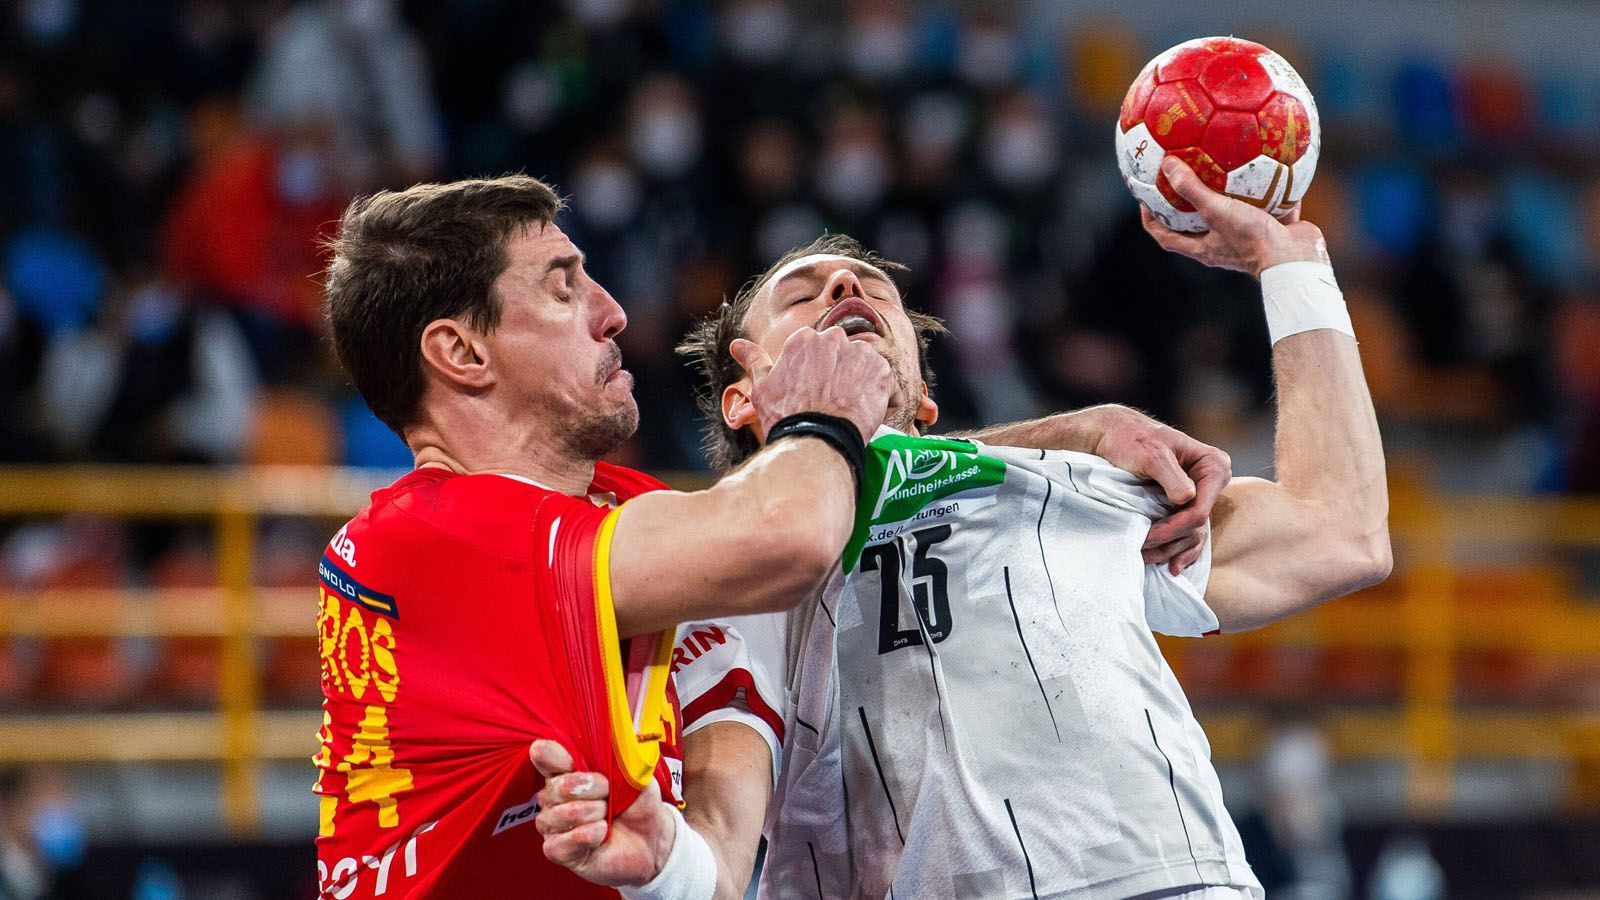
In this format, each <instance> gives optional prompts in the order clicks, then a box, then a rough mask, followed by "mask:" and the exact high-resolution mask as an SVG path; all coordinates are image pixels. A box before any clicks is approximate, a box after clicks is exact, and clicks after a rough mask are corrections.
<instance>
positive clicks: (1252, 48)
mask: <svg viewBox="0 0 1600 900" xmlns="http://www.w3.org/2000/svg"><path fill="white" fill-rule="evenodd" d="M1204 46H1205V47H1206V49H1208V50H1212V51H1214V52H1217V53H1247V54H1249V55H1251V56H1260V55H1261V54H1263V53H1271V52H1272V51H1271V50H1268V49H1267V48H1266V47H1264V46H1262V45H1261V44H1258V43H1256V42H1255V41H1247V40H1245V39H1244V38H1236V37H1214V38H1209V39H1208V40H1206V42H1205V45H1204Z"/></svg>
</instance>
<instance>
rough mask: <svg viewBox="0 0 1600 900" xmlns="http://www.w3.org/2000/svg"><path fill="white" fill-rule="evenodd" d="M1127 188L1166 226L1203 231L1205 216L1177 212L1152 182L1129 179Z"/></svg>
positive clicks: (1177, 229)
mask: <svg viewBox="0 0 1600 900" xmlns="http://www.w3.org/2000/svg"><path fill="white" fill-rule="evenodd" d="M1128 190H1130V191H1133V196H1134V197H1137V198H1138V200H1139V202H1140V203H1143V204H1144V205H1145V207H1146V208H1148V209H1149V210H1150V211H1151V212H1152V213H1155V216H1156V218H1158V219H1160V220H1161V221H1162V222H1163V223H1164V224H1165V225H1166V226H1167V227H1168V228H1171V229H1172V230H1174V231H1191V232H1192V231H1205V230H1206V220H1205V217H1204V216H1202V215H1200V214H1199V213H1186V212H1179V211H1177V210H1176V209H1173V208H1172V204H1171V203H1168V202H1167V198H1166V197H1163V196H1161V191H1160V190H1159V189H1158V188H1156V186H1155V185H1153V184H1146V183H1144V182H1142V181H1129V182H1128Z"/></svg>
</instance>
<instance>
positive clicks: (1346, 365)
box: [530, 159, 1392, 900]
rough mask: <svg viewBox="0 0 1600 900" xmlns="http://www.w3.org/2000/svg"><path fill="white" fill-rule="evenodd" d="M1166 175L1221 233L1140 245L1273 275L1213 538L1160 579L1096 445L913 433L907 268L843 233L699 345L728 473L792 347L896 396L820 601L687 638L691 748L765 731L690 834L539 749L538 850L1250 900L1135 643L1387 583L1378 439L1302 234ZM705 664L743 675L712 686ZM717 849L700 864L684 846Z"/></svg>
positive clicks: (702, 772) (1240, 865) (887, 891)
mask: <svg viewBox="0 0 1600 900" xmlns="http://www.w3.org/2000/svg"><path fill="white" fill-rule="evenodd" d="M1163 174H1164V175H1165V176H1166V177H1167V179H1168V180H1169V181H1170V183H1171V184H1172V187H1173V189H1174V190H1175V191H1177V192H1178V193H1179V194H1180V195H1181V196H1183V197H1184V198H1185V199H1186V200H1188V201H1189V202H1190V203H1192V204H1194V206H1195V207H1196V208H1197V209H1198V210H1199V211H1200V212H1201V213H1202V214H1203V215H1204V216H1205V217H1206V219H1207V221H1208V222H1209V223H1210V225H1211V230H1210V231H1209V232H1207V233H1206V234H1204V235H1184V234H1179V233H1177V232H1173V231H1171V230H1170V229H1167V228H1165V227H1164V226H1162V225H1161V224H1160V223H1159V222H1158V221H1157V220H1156V219H1154V217H1153V216H1151V214H1150V213H1149V212H1148V210H1147V211H1145V213H1144V225H1145V228H1146V230H1147V231H1148V232H1149V233H1150V234H1151V236H1152V237H1154V238H1155V240H1156V241H1157V243H1159V244H1160V245H1161V246H1162V247H1164V248H1166V249H1167V250H1169V251H1172V252H1177V253H1181V254H1183V255H1186V256H1189V257H1192V258H1194V259H1197V260H1199V261H1201V262H1204V263H1206V264H1208V265H1212V266H1218V267H1224V268H1230V269H1235V270H1239V271H1244V272H1247V273H1250V274H1253V275H1256V276H1258V277H1259V278H1260V280H1261V284H1262V299H1263V305H1264V308H1265V312H1266V319H1267V324H1268V330H1269V332H1270V334H1271V337H1272V339H1273V342H1274V350H1273V363H1274V369H1275V374H1276V376H1277V385H1278V395H1279V399H1278V407H1279V408H1278V419H1277V433H1276V442H1277V447H1276V450H1277V476H1278V479H1279V480H1278V481H1277V482H1272V481H1266V480H1263V479H1259V478H1249V479H1237V480H1233V481H1231V483H1229V484H1228V485H1227V486H1226V487H1222V486H1221V485H1220V484H1219V483H1217V482H1212V483H1211V485H1210V487H1211V488H1212V489H1213V490H1220V496H1219V497H1218V499H1217V503H1216V516H1215V519H1214V523H1213V526H1214V534H1212V535H1210V536H1207V535H1205V534H1196V535H1194V536H1192V538H1191V539H1189V540H1187V541H1186V543H1185V549H1184V550H1183V551H1182V552H1180V553H1179V554H1178V556H1177V557H1176V558H1174V559H1172V560H1171V561H1170V562H1169V563H1167V564H1155V565H1152V564H1150V562H1151V560H1150V554H1149V552H1148V547H1146V548H1145V550H1144V552H1143V554H1142V558H1141V542H1143V543H1144V544H1146V545H1147V544H1148V543H1149V542H1150V541H1151V540H1153V539H1154V538H1152V537H1151V535H1152V533H1153V532H1154V531H1157V530H1164V528H1165V527H1166V526H1163V525H1161V524H1160V523H1158V524H1157V525H1155V526H1154V527H1153V526H1152V524H1151V523H1152V519H1155V518H1157V517H1159V516H1162V515H1165V514H1167V513H1169V512H1170V510H1171V506H1170V504H1169V501H1168V499H1167V498H1164V497H1162V496H1161V494H1160V492H1159V491H1158V490H1156V489H1154V488H1153V487H1152V486H1150V485H1148V484H1147V483H1142V482H1141V481H1140V480H1139V479H1137V478H1135V477H1133V476H1132V475H1130V474H1129V473H1127V472H1124V471H1121V470H1119V469H1117V468H1116V467H1115V466H1113V465H1111V464H1110V463H1109V462H1108V460H1107V459H1105V458H1101V457H1097V456H1094V455H1090V454H1084V453H1071V452H1064V453H1063V452H1057V453H1051V452H1048V451H1039V450H1023V449H1019V448H1015V447H1006V446H1003V445H1002V442H1003V441H1004V440H1005V438H1004V437H1002V438H1000V439H999V440H992V439H991V440H979V441H971V440H949V439H938V438H929V437H924V436H923V434H924V433H925V432H926V431H927V430H928V429H929V428H930V427H931V426H932V425H934V423H935V422H936V420H937V417H938V407H937V406H936V405H935V404H934V402H933V400H932V398H931V397H930V395H929V393H928V389H927V381H926V379H925V378H922V377H919V370H920V360H921V359H925V356H926V354H925V347H924V346H923V344H924V339H925V338H926V336H927V335H928V334H929V332H930V331H931V330H932V325H931V323H929V322H927V321H926V319H925V317H923V316H921V315H920V314H915V313H912V312H911V311H909V310H907V309H906V308H905V306H904V305H903V304H902V302H901V298H900V295H899V292H898V290H897V288H896V287H895V284H894V281H893V279H892V278H891V277H890V275H889V272H890V271H892V270H893V268H894V267H893V265H892V264H889V263H886V262H885V261H884V260H882V259H880V258H877V257H876V256H874V255H872V254H869V253H866V252H864V251H863V250H862V248H861V247H860V246H859V245H857V244H855V243H854V242H852V241H848V240H844V239H840V238H824V239H822V240H820V241H818V242H817V243H815V244H813V245H811V246H809V247H806V248H803V249H801V250H798V251H796V252H794V253H792V254H790V255H789V256H788V257H786V258H784V259H782V260H780V261H779V262H778V263H776V264H774V265H773V267H772V268H770V269H769V270H768V271H767V272H765V273H764V274H763V275H762V276H760V277H759V278H758V279H756V280H755V281H754V282H753V284H752V285H751V287H750V288H749V289H748V290H747V291H745V292H743V293H742V294H741V295H740V297H739V298H737V299H736V301H735V302H734V303H733V304H731V305H729V306H728V307H725V308H724V309H723V310H722V311H721V312H720V313H719V314H718V315H717V316H715V317H713V319H712V320H710V321H708V322H707V323H705V324H704V326H703V327H701V328H700V329H698V330H697V331H696V332H694V333H693V334H692V335H691V337H690V338H689V339H688V340H687V341H686V343H685V346H686V349H687V350H689V351H690V352H691V353H692V354H693V355H694V357H695V358H696V359H697V361H698V362H699V363H700V364H701V368H702V372H703V374H704V375H705V376H706V378H707V380H708V381H709V386H708V387H709V390H707V391H706V392H705V397H706V400H707V403H706V406H707V412H708V413H709V414H711V416H713V417H714V419H713V424H712V426H711V431H712V440H713V442H714V444H715V445H716V446H717V447H718V448H719V450H720V455H719V456H718V460H719V462H721V463H722V464H723V465H730V464H736V463H737V462H738V461H739V460H740V459H742V458H744V457H745V456H746V455H747V454H749V453H753V452H756V451H758V450H759V448H760V447H761V446H762V443H763V435H765V434H768V433H769V431H768V429H769V428H770V427H771V422H770V417H768V416H766V415H764V414H763V413H761V411H760V409H759V407H760V403H761V400H762V397H763V394H764V392H765V388H764V383H765V381H766V377H767V376H766V372H767V367H768V366H769V365H770V364H771V359H772V355H773V354H774V353H776V352H778V350H779V348H780V347H781V346H782V344H783V342H784V341H786V340H789V339H791V338H792V336H793V335H795V334H800V333H804V332H807V331H812V330H815V329H825V330H833V329H835V328H838V329H842V330H844V331H845V332H846V333H848V334H850V335H851V338H852V340H855V341H859V342H862V343H864V344H867V345H869V346H872V347H874V348H875V349H876V350H877V351H878V352H879V353H881V354H883V356H884V357H885V358H886V359H888V360H889V361H890V368H891V371H893V373H894V376H895V380H896V382H897V384H898V386H899V387H898V393H899V394H900V395H901V396H904V397H907V398H909V399H908V400H907V402H904V403H901V404H898V405H896V404H891V406H890V409H889V410H888V414H887V415H886V416H885V418H884V421H883V427H882V428H880V429H879V430H878V431H877V433H876V436H875V437H874V439H873V441H872V442H871V444H870V445H869V448H868V452H869V459H870V460H871V461H870V463H869V465H868V468H867V475H866V477H864V478H863V480H862V484H861V491H860V494H859V496H858V500H857V517H856V525H855V529H854V531H853V532H852V536H851V539H850V541H849V542H848V543H847V544H846V547H845V554H844V558H843V561H842V563H841V565H839V566H838V567H836V568H835V569H834V570H833V572H832V574H831V575H830V577H829V579H828V582H827V584H826V585H824V587H823V588H822V589H821V591H820V592H819V593H818V594H817V595H816V596H815V598H814V602H813V603H808V604H805V605H801V606H797V607H795V608H794V609H793V610H791V611H788V612H786V613H782V614H777V615H772V616H756V617H751V618H747V619H739V620H735V621H733V622H731V623H726V624H721V625H718V626H711V625H696V626H694V627H693V628H691V629H689V630H688V637H687V639H686V640H684V641H682V642H680V649H682V650H684V659H683V660H682V661H681V664H680V665H681V669H680V674H679V688H680V690H681V691H682V696H683V698H684V700H685V720H686V732H687V733H689V734H690V735H691V736H692V735H694V734H698V733H699V731H697V730H695V729H696V725H697V722H696V719H697V713H698V712H700V710H699V709H697V707H702V706H706V705H710V706H713V707H715V706H716V705H717V704H715V703H712V704H704V703H702V700H701V698H704V697H707V696H711V697H716V696H718V695H719V694H721V693H725V692H727V691H728V689H729V688H728V686H729V685H737V687H738V690H740V691H742V692H743V694H744V696H745V698H746V699H745V703H746V705H747V706H749V707H750V708H752V709H755V710H758V711H761V712H762V713H763V714H764V715H765V716H767V717H769V718H770V719H771V721H770V722H769V723H768V725H767V727H766V728H765V729H763V728H760V727H755V726H752V727H751V728H748V729H746V728H744V727H743V726H742V725H741V724H739V723H735V722H718V723H717V724H714V725H711V726H707V727H705V728H704V729H702V730H704V731H712V730H713V729H716V733H715V737H714V738H713V737H710V736H708V737H706V738H702V739H701V740H700V741H697V742H694V743H690V744H688V745H686V751H685V757H684V766H685V773H684V789H685V796H686V799H687V800H688V802H689V807H690V810H691V811H692V818H693V821H692V822H691V824H692V826H693V827H692V828H691V827H685V824H684V821H683V820H682V819H681V818H678V817H676V816H674V815H671V814H670V812H669V811H668V810H667V809H666V808H665V807H663V806H662V805H661V804H659V803H656V804H650V803H648V802H646V801H640V802H639V803H637V804H636V805H635V806H634V807H632V808H630V813H632V815H630V816H629V817H628V818H627V819H626V820H625V821H623V820H619V821H615V822H613V823H612V826H611V829H610V832H609V834H608V832H607V830H606V829H605V828H603V827H600V825H601V819H602V817H603V814H604V806H605V804H604V802H603V800H602V798H604V797H605V796H607V793H606V787H607V785H606V783H605V782H604V780H603V779H601V778H599V777H597V776H595V775H594V774H592V773H587V772H575V771H573V770H574V768H575V767H574V766H573V765H572V761H571V760H570V759H569V758H568V757H567V755H566V754H565V752H564V751H563V749H562V748H561V747H559V746H556V745H553V744H551V743H550V742H540V743H536V744H535V745H534V746H533V747H532V748H530V755H531V757H532V758H533V759H534V761H535V764H536V765H537V766H538V767H539V769H540V771H541V772H542V773H543V774H544V775H545V777H546V787H545V790H544V791H543V792H541V794H540V796H539V801H540V804H541V806H542V807H543V809H542V811H541V812H540V813H539V816H538V821H539V827H540V829H541V830H543V831H545V832H546V834H547V835H549V836H548V837H547V838H546V841H545V844H544V851H545V854H546V855H547V856H548V857H549V858H550V859H552V860H555V861H557V862H561V863H563V864H564V865H567V866H568V867H570V868H571V869H572V870H573V871H575V872H578V873H579V874H582V875H584V876H585V877H588V878H591V879H593V880H597V881H601V882H603V883H609V884H619V885H626V886H627V887H626V888H625V889H624V893H625V895H626V896H629V897H632V898H640V900H707V898H712V897H716V898H720V900H729V898H734V897H738V896H740V895H742V894H743V892H744V889H745V882H746V881H747V880H748V878H749V872H750V868H749V865H748V863H749V859H750V857H749V856H746V855H739V850H740V848H753V846H754V844H755V841H756V837H757V835H758V834H761V833H764V834H765V837H766V840H767V855H766V863H765V866H764V868H763V870H762V875H761V882H760V893H759V896H761V897H763V898H774V900H777V898H811V897H818V896H821V897H829V898H835V897H839V898H892V897H896V896H899V897H917V898H968V897H1030V896H1031V897H1034V898H1050V900H1066V898H1076V897H1088V896H1094V897H1121V898H1140V900H1153V898H1158V897H1159V898H1174V900H1179V898H1181V900H1246V898H1254V900H1259V898H1260V897H1262V896H1263V892H1262V889H1261V885H1260V883H1259V881H1258V880H1257V879H1256V877H1255V875H1254V874H1253V873H1252V871H1251V868H1250V865H1249V863H1248V862H1247V861H1246V859H1245V857H1244V850H1243V844H1242V841H1241V839H1240V836H1239V833H1238V830H1237V829H1236V828H1235V826H1234V824H1233V822H1232V820H1231V818H1230V817H1229V815H1228V812H1227V810H1226V809H1225V808H1224V806H1223V802H1222V791H1221V786H1220V784H1219V781H1218V778H1217V775H1216V772H1215V770H1214V769H1213V767H1212V765H1211V762H1210V759H1209V746H1208V744H1207V741H1206V737H1205V734H1204V732H1203V731H1202V730H1201V728H1200V726H1199V724H1198V723H1197V722H1196V720H1195V718H1194V715H1193V712H1192V711H1191V710H1190V708H1189V704H1188V701H1187V699H1186V698H1185V697H1184V694H1183V691H1182V689H1181V687H1180V686H1179V685H1178V682H1177V680H1176V678H1175V677H1174V675H1173V673H1172V671H1171V669H1170V668H1168V667H1167V666H1166V664H1165V662H1164V660H1163V659H1162V656H1161V652H1160V649H1159V648H1158V646H1157V644H1156V642H1155V639H1154V635H1153V632H1161V633H1165V634H1169V635H1183V636H1190V637H1200V636H1202V635H1207V634H1213V633H1216V632H1217V631H1220V630H1243V629H1249V628H1255V627H1259V626H1261V625H1264V624H1267V623H1269V622H1272V621H1275V620H1277V619H1280V618H1283V617H1285V616H1289V615H1292V614H1294V613H1296V612H1299V611H1301V610H1305V609H1308V608H1310V607H1313V606H1315V605H1317V604H1319V603H1322V602H1324V601H1326V600H1329V599H1332V598H1334V597H1338V596H1341V595H1343V594H1346V593H1349V592H1351V591H1354V590H1357V589H1359V588H1361V587H1364V586H1367V585H1370V584H1373V583H1376V582H1378V581H1381V580H1383V579H1384V578H1386V577H1387V576H1388V572H1389V570H1390V567H1391V565H1392V561H1391V551H1390V547H1389V536H1388V524H1387V514H1388V496H1387V489H1386V483H1385V475H1384V456H1383V446H1382V442H1381V440H1380V437H1379V434H1378V428H1377V422H1376V418H1375V416H1374V414H1373V410H1372V403H1371V398H1370V396H1369V393H1368V391H1367V386H1366V382H1365V380H1364V377H1363V375H1362V371H1361V363H1360V357H1359V354H1358V352H1357V348H1356V342H1355V339H1354V334H1353V330H1352V328H1351V324H1350V318H1349V314H1348V312H1346V310H1345V305H1344V301H1343V298H1342V296H1341V295H1340V293H1339V291H1338V288H1337V286H1336V284H1335V283H1334V281H1333V273H1332V268H1331V266H1330V265H1329V262H1328V257H1327V250H1326V243H1325V241H1324V240H1323V236H1322V233H1321V232H1320V230H1319V229H1317V228H1316V226H1314V225H1311V224H1309V223H1304V222H1300V221H1299V219H1298V211H1297V210H1296V211H1295V212H1294V213H1292V214H1291V215H1290V216H1289V217H1288V219H1287V221H1286V222H1280V221H1278V220H1277V219H1274V218H1272V217H1271V216H1269V215H1267V214H1266V213H1265V212H1263V211H1261V210H1259V209H1256V208H1255V207H1252V206H1249V205H1248V204H1245V203H1242V202H1240V201H1238V200H1233V199H1230V198H1227V197H1225V196H1223V195H1221V194H1219V193H1216V192H1213V191H1211V190H1210V189H1209V188H1207V187H1206V186H1205V185H1204V184H1203V183H1202V182H1201V181H1200V179H1199V177H1198V176H1197V175H1195V173H1194V172H1193V171H1191V170H1190V169H1189V168H1188V167H1187V166H1185V165H1184V164H1182V163H1181V162H1179V161H1178V160H1176V159H1169V160H1168V162H1167V164H1166V165H1165V166H1164V167H1163ZM1222 465H1223V466H1224V468H1225V467H1226V463H1225V462H1223V463H1222ZM1190 563H1193V565H1192V566H1189V567H1188V568H1186V566H1188V564H1190ZM714 627H715V628H717V629H719V630H718V631H717V637H718V640H717V641H716V644H717V645H716V646H712V643H713V641H711V640H708V639H706V638H705V637H702V635H708V636H709V635H712V632H713V628H714ZM719 657H720V658H722V659H727V658H729V657H733V658H734V659H735V663H736V664H735V665H734V667H733V669H732V671H731V673H730V674H729V675H726V676H724V677H723V679H722V681H721V682H713V680H712V679H710V678H702V677H700V673H699V672H697V670H696V667H697V666H698V665H699V664H700V660H701V659H717V658H719ZM747 732H753V733H747ZM763 798H770V802H764V801H763ZM646 806H648V807H649V808H648V809H644V808H641V807H646ZM706 841H709V842H711V843H712V844H713V845H714V846H715V847H716V848H717V850H716V852H715V853H712V854H706V853H701V854H698V855H697V856H695V855H691V854H689V853H687V852H680V851H679V849H678V847H679V846H698V845H699V844H701V843H703V842H706ZM708 857H709V858H708ZM735 862H736V863H737V865H738V868H736V869H734V871H732V872H729V871H728V870H729V869H732V868H734V864H735Z"/></svg>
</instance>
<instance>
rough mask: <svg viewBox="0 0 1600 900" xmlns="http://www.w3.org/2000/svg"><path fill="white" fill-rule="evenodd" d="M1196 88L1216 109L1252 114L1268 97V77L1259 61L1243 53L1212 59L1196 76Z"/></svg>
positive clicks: (1269, 90)
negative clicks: (1208, 97) (1198, 84)
mask: <svg viewBox="0 0 1600 900" xmlns="http://www.w3.org/2000/svg"><path fill="white" fill-rule="evenodd" d="M1200 86H1201V87H1203V88H1205V89H1206V94H1208V95H1209V96H1210V97H1211V102H1212V103H1214V104H1216V106H1217V108H1218V109H1242V110H1245V111H1247V112H1255V111H1256V110H1258V109H1260V108H1261V104H1263V103H1265V102H1267V98H1268V97H1271V96H1272V76H1270V75H1268V74H1267V70H1266V68H1265V67H1263V66H1262V65H1261V61H1260V60H1259V59H1257V58H1256V57H1255V56H1254V55H1251V54H1247V53H1223V54H1220V55H1218V56H1216V57H1214V58H1212V60H1211V61H1210V62H1208V63H1206V67H1205V70H1204V71H1203V72H1201V73H1200Z"/></svg>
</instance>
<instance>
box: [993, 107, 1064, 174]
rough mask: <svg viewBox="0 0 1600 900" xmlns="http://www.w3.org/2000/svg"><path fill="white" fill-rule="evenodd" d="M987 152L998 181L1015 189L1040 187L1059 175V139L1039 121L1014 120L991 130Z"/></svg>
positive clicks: (1028, 119) (1027, 119)
mask: <svg viewBox="0 0 1600 900" xmlns="http://www.w3.org/2000/svg"><path fill="white" fill-rule="evenodd" d="M984 153H985V156H986V157H987V160H988V164H989V171H990V172H991V173H992V174H993V175H994V177H995V179H996V180H997V181H999V182H1000V183H1001V184H1003V185H1005V186H1006V187H1008V188H1012V189H1015V190H1020V189H1025V188H1031V187H1037V186H1039V184H1040V183H1042V182H1044V181H1046V180H1047V179H1049V178H1050V176H1051V175H1053V174H1055V171H1056V164H1057V160H1058V155H1057V149H1056V138H1055V135H1054V134H1053V133H1051V130H1050V127H1049V126H1048V125H1046V124H1045V123H1044V122H1042V121H1040V120H1038V119H1031V118H1024V119H1014V120H1012V121H1009V122H1002V123H1001V124H999V125H997V126H995V127H994V128H992V129H990V131H989V134H988V135H987V136H986V138H985V139H984Z"/></svg>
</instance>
